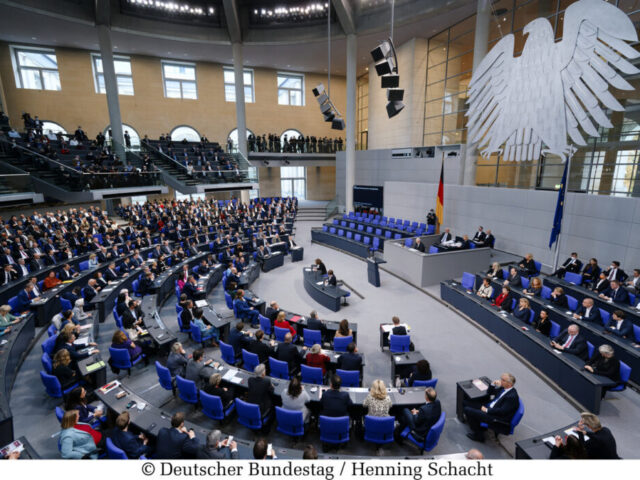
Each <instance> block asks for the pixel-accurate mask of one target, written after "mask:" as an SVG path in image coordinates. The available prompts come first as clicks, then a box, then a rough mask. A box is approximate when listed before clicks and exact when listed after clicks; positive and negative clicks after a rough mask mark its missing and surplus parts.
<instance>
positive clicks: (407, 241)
mask: <svg viewBox="0 0 640 480" xmlns="http://www.w3.org/2000/svg"><path fill="white" fill-rule="evenodd" d="M412 245H413V238H405V239H404V246H405V247H407V248H411V246H412Z"/></svg>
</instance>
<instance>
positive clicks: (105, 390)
mask: <svg viewBox="0 0 640 480" xmlns="http://www.w3.org/2000/svg"><path fill="white" fill-rule="evenodd" d="M119 386H120V382H119V381H118V380H114V381H113V382H111V383H107V384H106V385H105V386H103V387H101V388H100V391H101V392H102V393H109V392H110V391H111V390H113V389H115V388H118V387H119Z"/></svg>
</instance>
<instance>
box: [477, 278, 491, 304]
mask: <svg viewBox="0 0 640 480" xmlns="http://www.w3.org/2000/svg"><path fill="white" fill-rule="evenodd" d="M476 295H477V296H479V297H480V298H484V299H488V300H490V299H491V297H492V296H493V287H492V286H491V279H490V278H489V277H485V278H483V279H482V285H480V286H479V287H478V290H477V291H476Z"/></svg>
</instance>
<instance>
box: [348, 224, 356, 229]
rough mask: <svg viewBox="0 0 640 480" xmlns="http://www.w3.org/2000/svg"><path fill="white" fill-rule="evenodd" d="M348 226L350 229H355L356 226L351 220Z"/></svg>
mask: <svg viewBox="0 0 640 480" xmlns="http://www.w3.org/2000/svg"><path fill="white" fill-rule="evenodd" d="M349 228H350V229H352V230H353V229H355V228H356V224H355V223H353V222H351V223H349Z"/></svg>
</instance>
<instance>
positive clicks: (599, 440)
mask: <svg viewBox="0 0 640 480" xmlns="http://www.w3.org/2000/svg"><path fill="white" fill-rule="evenodd" d="M574 431H575V432H576V433H577V434H578V440H579V441H580V443H581V444H582V445H583V446H584V448H585V450H586V451H587V458H589V459H592V460H617V459H619V458H620V457H618V452H617V447H616V439H615V438H613V435H612V434H611V430H609V429H608V428H607V427H603V426H602V424H601V423H600V419H599V418H598V417H597V416H596V415H594V414H593V413H588V412H583V413H581V414H580V422H578V426H577V427H575V428H574Z"/></svg>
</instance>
